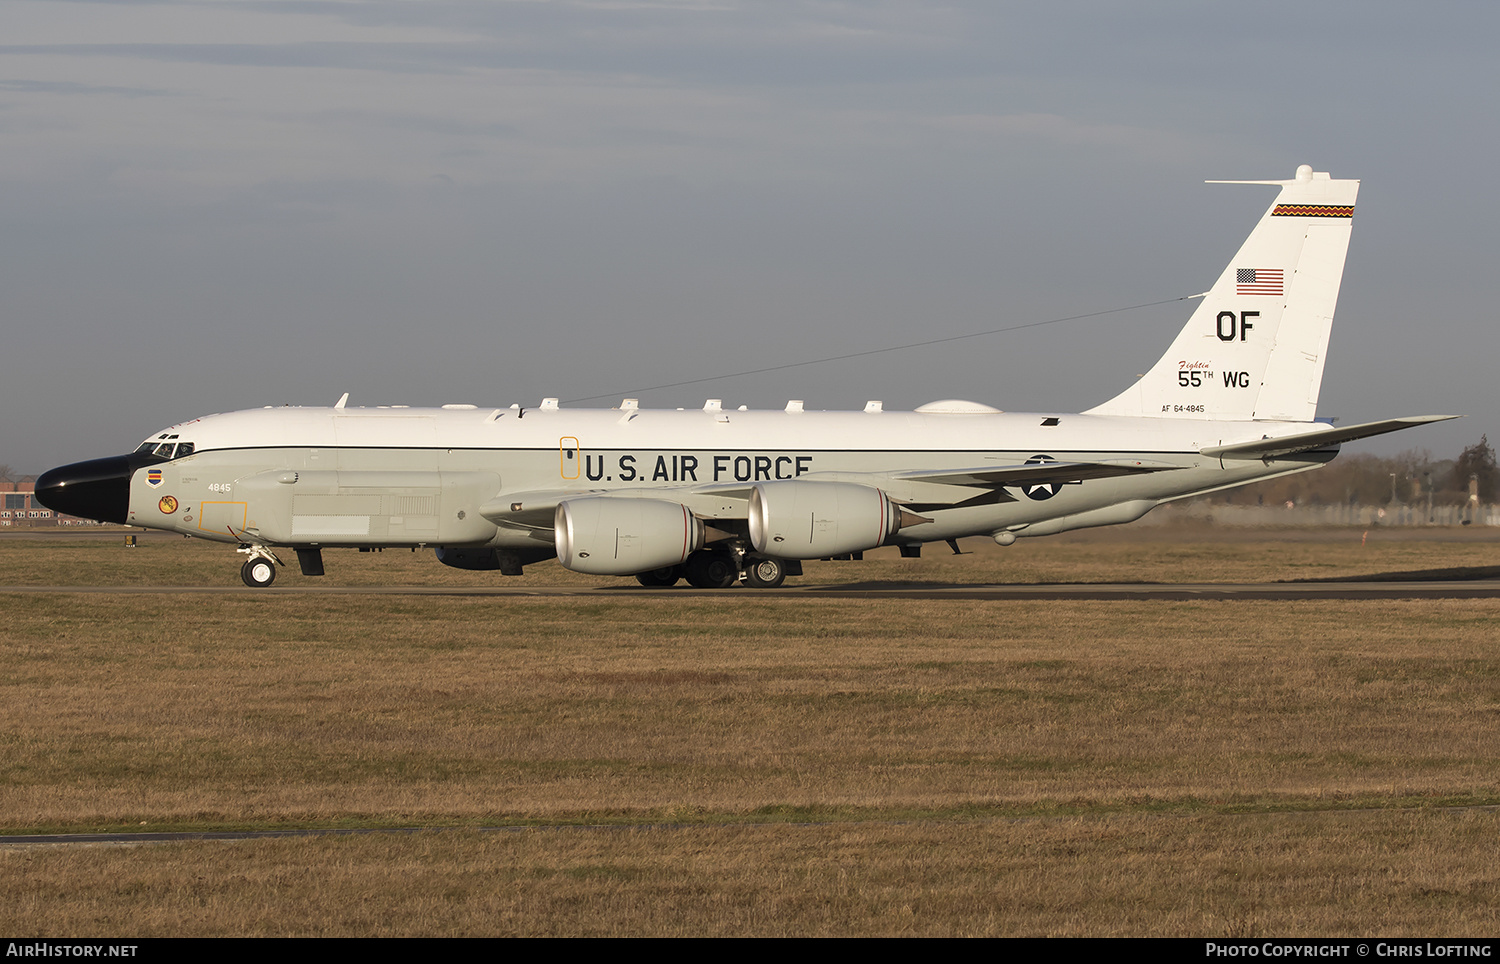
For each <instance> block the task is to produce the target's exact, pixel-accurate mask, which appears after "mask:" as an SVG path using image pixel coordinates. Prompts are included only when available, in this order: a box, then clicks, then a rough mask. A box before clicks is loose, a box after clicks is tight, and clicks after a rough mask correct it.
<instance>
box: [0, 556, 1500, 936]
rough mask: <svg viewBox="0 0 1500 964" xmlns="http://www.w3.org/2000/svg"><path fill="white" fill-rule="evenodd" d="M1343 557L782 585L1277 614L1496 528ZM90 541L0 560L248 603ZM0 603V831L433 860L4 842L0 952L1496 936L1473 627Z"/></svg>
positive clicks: (741, 609)
mask: <svg viewBox="0 0 1500 964" xmlns="http://www.w3.org/2000/svg"><path fill="white" fill-rule="evenodd" d="M1362 536H1363V533H1360V532H1357V531H1356V532H1342V531H1337V530H1334V531H1329V532H1323V533H1322V534H1321V535H1320V536H1309V535H1307V534H1306V533H1277V534H1271V535H1268V534H1265V533H1222V532H1221V533H1214V532H1211V531H1209V532H1204V531H1197V530H1185V529H1175V528H1169V527H1158V528H1157V529H1155V530H1152V529H1136V530H1115V531H1111V532H1108V533H1107V534H1105V533H1099V534H1083V533H1080V534H1076V535H1070V536H1063V537H1058V538H1055V539H1048V540H1037V541H1036V542H1026V541H1023V542H1022V543H1020V544H1018V545H1017V546H1013V547H1011V548H1009V549H1005V550H1001V549H999V548H998V547H994V546H992V545H990V546H987V547H980V546H975V548H978V549H980V550H981V551H978V552H976V553H974V554H972V555H965V556H958V557H953V556H944V555H937V554H932V555H931V558H927V559H922V560H901V559H899V558H895V557H894V556H893V555H889V556H888V555H885V554H883V552H882V553H872V554H870V556H869V557H868V558H867V560H866V561H865V562H863V563H823V564H809V566H808V575H807V576H806V577H804V578H803V579H801V580H799V582H802V583H809V582H834V581H843V582H851V581H857V582H876V583H891V582H896V583H904V584H922V583H935V584H950V585H951V584H959V585H962V584H970V583H973V584H978V583H993V582H1045V581H1085V582H1087V581H1117V580H1122V581H1159V582H1169V581H1193V582H1201V581H1263V580H1272V579H1281V578H1305V577H1312V578H1324V577H1340V576H1358V575H1370V574H1378V573H1390V572H1400V571H1411V570H1422V569H1451V568H1468V569H1482V568H1485V567H1489V566H1491V565H1494V564H1496V562H1497V557H1500V553H1497V552H1496V549H1497V546H1496V543H1495V541H1493V540H1492V539H1491V538H1489V534H1488V533H1485V532H1482V531H1467V530H1465V531H1462V532H1432V531H1428V530H1413V531H1411V532H1403V533H1396V532H1379V533H1371V534H1370V536H1369V537H1368V538H1365V539H1364V541H1363V544H1361V538H1362ZM118 543H119V537H118V536H108V535H103V534H98V533H93V534H90V536H88V537H72V536H69V537H63V536H58V537H55V538H8V537H7V538H0V585H4V586H12V587H15V586H25V585H33V586H51V585H79V586H83V585H91V584H102V583H114V584H117V585H119V584H142V585H156V586H160V585H169V586H202V585H223V586H226V587H227V586H231V585H234V586H237V585H238V584H239V583H238V572H237V568H238V567H237V559H236V557H235V556H234V554H233V553H232V552H229V551H226V550H224V549H221V548H217V547H213V546H206V545H202V544H198V543H188V542H183V541H180V540H143V544H142V545H141V546H140V547H139V548H136V549H129V550H127V549H124V548H122V547H121V546H120V545H119V544H118ZM929 553H931V550H929ZM328 563H329V572H330V576H329V577H328V578H327V581H329V582H335V583H340V584H346V585H359V584H367V585H368V584H395V585H441V584H451V585H485V584H490V583H492V582H495V583H499V581H500V580H502V579H503V578H504V577H500V576H498V575H491V574H484V573H465V572H460V571H455V570H449V569H445V568H444V567H442V566H439V565H437V564H436V562H435V561H434V560H433V559H432V558H431V556H430V554H421V555H416V556H413V555H412V554H410V553H390V552H387V553H380V554H357V553H352V552H351V553H329V558H328ZM565 580H567V581H576V582H577V583H578V584H586V583H588V582H591V580H587V579H584V578H583V577H577V576H572V575H569V574H566V573H564V572H563V571H562V570H560V569H558V568H557V567H556V566H554V565H547V566H537V567H534V568H533V569H531V570H530V571H529V572H528V575H527V576H525V577H523V579H522V580H514V579H513V580H509V581H507V582H504V583H499V584H503V585H514V584H526V583H528V582H533V583H534V584H538V585H546V584H557V583H561V582H564V581H565ZM306 582H310V580H303V578H302V577H301V576H299V575H298V574H296V572H295V570H292V571H284V572H283V575H282V577H281V581H278V585H297V584H302V583H306ZM605 582H606V584H619V585H624V584H623V583H621V582H620V581H618V580H610V581H605ZM0 606H3V607H4V609H3V612H4V616H3V619H0V664H3V666H4V672H3V674H0V680H3V686H4V697H3V699H0V720H3V723H0V747H3V753H0V833H9V834H17V833H24V832H41V831H58V832H66V831H95V830H101V829H136V830H140V829H152V830H167V829H179V830H193V829H222V828H251V829H272V828H280V827H387V828H396V827H414V826H421V827H445V828H455V829H449V830H445V831H442V832H428V833H420V834H379V835H363V836H355V837H322V838H313V839H272V840H266V839H262V840H254V841H245V842H235V843H208V842H195V843H175V844H153V845H149V846H139V845H138V846H107V847H30V848H27V847H16V846H12V847H3V848H0V869H3V871H0V928H4V929H5V930H8V931H10V932H12V933H28V934H42V935H48V934H55V935H70V936H84V935H95V934H97V935H115V936H122V935H142V936H145V935H172V934H181V935H188V934H264V935H301V934H328V935H385V934H409V935H417V934H424V935H426V934H437V935H447V934H452V935H459V934H465V935H481V934H598V935H605V934H609V935H623V934H640V935H644V934H672V935H684V936H686V935H703V934H726V935H727V934H758V935H798V934H827V935H833V934H892V935H894V934H911V935H946V934H953V935H997V934H1001V935H1003V934H1013V935H1020V934H1059V935H1062V934H1068V935H1123V934H1153V935H1206V936H1215V935H1224V936H1229V935H1266V934H1271V935H1315V934H1358V935H1368V936H1375V935H1402V934H1408V935H1422V936H1439V935H1455V936H1471V937H1472V936H1486V935H1493V934H1494V933H1495V932H1496V930H1497V925H1500V870H1496V868H1495V862H1494V859H1493V853H1494V841H1495V839H1496V836H1497V831H1500V810H1497V809H1487V808H1497V807H1500V769H1497V764H1500V652H1497V642H1500V632H1497V617H1500V603H1497V602H1492V601H1394V602H1391V601H1386V602H1381V601H1361V602H1336V601H1305V602H1265V601H1259V602H1165V601H1150V602H1140V601H1117V602H1024V601H983V600H962V599H939V600H917V599H913V600H900V601H892V600H889V599H861V598H859V597H857V596H855V597H852V598H849V599H798V598H786V597H776V598H770V597H764V596H761V597H758V596H757V595H756V594H755V593H754V592H753V591H749V590H736V591H728V592H725V593H722V594H717V595H712V596H699V595H689V594H680V595H674V593H672V592H671V591H659V592H645V591H640V592H636V591H630V590H628V589H622V590H621V591H620V592H619V593H618V594H616V593H610V594H608V595H607V596H605V597H603V598H601V597H596V596H590V597H587V598H582V597H536V598H530V597H418V596H401V595H395V596H384V595H382V596H322V595H300V594H299V595H276V594H274V593H273V594H266V593H260V594H248V593H233V594H228V593H226V594H223V595H219V594H213V593H210V594H202V593H197V594H171V593H167V594H144V593H143V594H133V593H131V594H123V595H109V596H97V595H94V596H89V595H82V594H70V593H38V592H27V591H24V590H11V591H6V592H4V593H0ZM496 827H500V828H508V829H500V830H485V831H481V830H480V829H479V828H496Z"/></svg>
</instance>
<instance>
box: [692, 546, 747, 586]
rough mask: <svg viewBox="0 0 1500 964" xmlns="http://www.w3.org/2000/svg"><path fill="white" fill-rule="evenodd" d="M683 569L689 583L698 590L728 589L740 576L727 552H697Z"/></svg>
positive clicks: (732, 558) (737, 568)
mask: <svg viewBox="0 0 1500 964" xmlns="http://www.w3.org/2000/svg"><path fill="white" fill-rule="evenodd" d="M682 569H683V575H685V576H687V581H688V583H689V584H690V585H692V586H694V587H695V588H698V589H728V588H729V587H730V586H732V585H734V581H735V579H737V578H739V574H740V573H739V567H738V566H736V565H735V564H734V557H733V556H731V555H730V554H729V553H727V552H695V553H693V554H692V555H691V556H688V560H687V562H686V563H684V564H683V567H682Z"/></svg>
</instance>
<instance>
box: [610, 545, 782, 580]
mask: <svg viewBox="0 0 1500 964" xmlns="http://www.w3.org/2000/svg"><path fill="white" fill-rule="evenodd" d="M742 567H743V577H742V575H741V569H742ZM789 575H800V566H799V567H798V570H797V571H794V570H793V569H792V568H791V567H790V566H789V565H788V563H787V562H786V560H784V559H773V558H771V557H770V556H747V555H743V554H740V553H737V552H735V551H733V550H731V549H705V550H701V551H699V552H695V553H693V554H692V555H691V556H688V558H687V562H684V563H683V564H682V565H680V566H667V567H666V568H664V569H653V570H651V571H650V572H642V573H637V574H636V577H635V581H636V582H638V583H640V584H641V585H643V586H646V587H647V588H650V589H665V588H667V587H668V586H675V585H677V581H678V580H679V579H684V578H685V579H687V581H688V585H690V586H692V587H693V588H694V589H728V588H729V587H730V586H733V585H734V584H735V582H736V580H739V579H741V578H743V581H744V583H745V585H746V586H749V587H751V588H753V589H775V588H776V587H777V586H779V585H781V584H782V583H783V582H785V581H786V577H787V576H789Z"/></svg>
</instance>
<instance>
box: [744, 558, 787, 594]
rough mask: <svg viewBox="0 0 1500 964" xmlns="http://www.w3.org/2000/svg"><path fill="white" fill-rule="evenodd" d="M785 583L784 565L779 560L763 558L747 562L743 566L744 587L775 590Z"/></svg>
mask: <svg viewBox="0 0 1500 964" xmlns="http://www.w3.org/2000/svg"><path fill="white" fill-rule="evenodd" d="M784 582H786V564H785V563H783V562H782V561H781V560H780V559H772V558H770V557H763V558H760V559H751V560H749V565H747V566H745V585H747V586H750V587H751V588H754V589H775V588H776V587H777V586H779V585H781V584H782V583H784Z"/></svg>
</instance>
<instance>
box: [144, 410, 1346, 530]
mask: <svg viewBox="0 0 1500 964" xmlns="http://www.w3.org/2000/svg"><path fill="white" fill-rule="evenodd" d="M1306 427H1307V426H1306V425H1305V424H1297V423H1291V424H1289V423H1272V422H1211V421H1204V420H1201V419H1192V420H1186V419H1184V420H1177V419H1162V418H1154V419H1140V418H1124V417H1112V416H1090V415H1048V414H1025V413H974V414H929V413H917V412H885V411H877V412H776V411H769V412H767V411H759V412H750V411H722V412H721V411H704V410H691V411H682V410H678V411H660V410H635V409H624V410H620V409H615V410H568V409H530V410H520V409H515V408H510V409H473V408H445V409H414V408H365V409H329V408H271V409H258V410H251V411H243V412H232V413H228V414H224V415H212V416H208V417H206V418H201V419H196V420H193V421H191V422H187V423H183V424H181V425H177V426H174V427H173V428H171V429H169V430H167V431H166V432H163V433H161V436H157V437H162V436H167V435H171V436H173V437H176V438H178V439H180V440H181V441H183V442H188V441H190V442H191V443H192V444H193V445H194V452H193V454H191V455H188V456H186V457H184V458H178V459H174V460H172V461H168V462H164V463H161V464H160V465H158V466H154V467H152V468H151V469H141V470H139V471H137V472H136V473H135V476H134V478H133V479H132V481H131V486H130V505H129V519H128V521H129V522H130V523H131V524H134V525H140V526H147V527H152V528H161V529H171V530H175V531H180V532H185V533H189V534H191V535H195V536H200V537H203V538H208V539H216V540H220V541H224V542H246V541H257V542H264V543H265V544H268V545H296V544H317V545H325V546H332V545H343V546H395V545H463V546H497V547H501V546H514V547H523V546H536V545H538V544H539V543H541V542H546V541H549V540H550V539H551V532H550V531H547V530H548V529H549V525H550V524H540V523H539V521H538V520H535V519H532V520H526V519H524V518H523V517H521V516H517V517H515V523H514V524H511V523H510V522H509V521H508V520H509V509H510V508H511V506H509V505H506V504H505V503H506V500H508V499H511V498H512V497H515V498H517V499H518V500H519V501H518V502H516V503H514V504H515V505H524V502H525V498H524V496H525V494H528V493H537V492H545V493H548V494H549V495H550V496H551V497H552V498H553V501H554V502H555V500H556V498H557V497H558V495H559V493H561V494H563V496H564V497H566V494H568V493H576V494H577V495H579V496H582V495H586V494H590V493H592V494H597V495H603V496H606V497H636V498H661V499H668V500H670V501H673V502H679V503H682V504H684V505H686V506H688V507H689V508H690V509H691V510H692V512H693V513H694V515H696V516H697V517H699V518H701V519H704V520H709V521H710V522H711V523H712V524H715V525H716V526H719V527H720V528H725V529H730V530H733V529H734V528H735V524H736V523H737V522H739V521H740V520H744V519H745V518H746V511H747V498H748V491H747V490H748V487H749V486H751V485H753V484H754V483H757V482H773V481H783V480H793V479H797V480H804V481H817V482H829V481H841V482H853V483H858V484H861V485H866V486H870V487H873V488H878V489H880V490H882V491H884V492H886V493H887V494H888V495H889V496H890V497H891V499H893V500H894V501H896V502H898V503H902V504H906V505H911V506H914V507H915V508H916V510H917V511H919V512H920V513H921V515H922V516H923V517H924V518H926V519H930V520H931V521H930V522H921V523H917V524H914V525H911V526H909V527H906V528H903V529H902V530H901V532H900V533H899V536H898V537H896V538H893V539H892V540H890V541H893V542H904V543H920V542H928V541H934V540H940V539H949V538H956V537H960V536H970V535H977V534H992V533H997V532H1000V531H1014V532H1015V533H1016V534H1017V535H1033V534H1035V535H1040V534H1045V533H1049V532H1057V531H1063V530H1064V529H1069V528H1078V527H1082V526H1088V525H1103V524H1109V523H1112V522H1123V521H1129V520H1130V519H1134V518H1138V517H1139V516H1140V515H1142V514H1144V513H1145V512H1146V511H1148V510H1149V509H1150V508H1152V507H1153V506H1155V505H1158V504H1160V503H1162V502H1166V501H1170V500H1172V499H1178V498H1182V497H1184V496H1188V495H1192V494H1195V493H1201V492H1207V491H1212V490H1214V489H1218V488H1222V487H1226V486H1233V485H1240V484H1243V483H1245V482H1248V481H1253V480H1255V479H1259V478H1268V477H1271V476H1275V475H1281V474H1285V473H1287V472H1294V471H1299V470H1302V469H1306V468H1311V467H1315V466H1316V465H1319V464H1322V463H1323V462H1326V461H1327V460H1328V459H1330V458H1332V456H1333V454H1334V453H1335V452H1336V451H1337V449H1336V447H1333V446H1329V447H1326V448H1324V449H1322V450H1319V451H1315V452H1310V453H1302V454H1299V455H1297V456H1295V457H1286V458H1281V459H1275V460H1270V461H1262V460H1259V459H1255V460H1249V461H1245V460H1240V461H1230V462H1222V461H1220V460H1219V459H1216V458H1210V457H1205V456H1203V455H1201V454H1200V452H1199V450H1200V449H1202V448H1205V447H1208V446H1213V445H1221V444H1226V443H1232V442H1236V441H1243V440H1249V439H1258V438H1261V437H1263V436H1265V435H1273V436H1274V435H1284V434H1295V433H1296V432H1298V431H1300V430H1305V429H1306ZM1038 456H1045V457H1047V458H1049V459H1052V460H1056V461H1060V462H1070V461H1079V462H1110V461H1120V460H1133V461H1143V462H1146V463H1148V464H1152V465H1156V466H1159V467H1162V468H1165V467H1166V466H1172V467H1173V468H1172V469H1170V470H1163V471H1155V472H1150V473H1146V474H1142V475H1138V476H1132V477H1124V478H1105V479H1093V480H1088V481H1081V482H1076V483H1070V484H1062V485H1051V486H1023V485H1016V486H1009V487H1005V488H1004V489H1003V490H1001V494H1000V495H999V496H998V501H997V500H996V499H990V500H985V499H982V498H976V497H979V496H982V495H983V494H984V493H985V492H986V491H989V490H986V489H974V488H966V487H964V486H960V485H954V484H950V483H935V482H928V481H923V480H921V479H913V478H909V477H908V476H910V475H912V474H914V473H915V472H918V471H924V470H925V471H938V470H955V471H957V470H970V469H974V468H976V467H984V466H986V465H993V466H997V467H999V466H1006V465H1016V464H1019V463H1024V462H1027V461H1029V460H1033V459H1036V458H1037V457H1038ZM288 473H291V474H290V475H288ZM293 476H295V478H293ZM991 488H996V487H991ZM166 496H170V499H166V498H164V497H166ZM986 501H987V502H988V504H985V503H986ZM964 502H970V503H971V504H969V505H963V504H962V503H964ZM976 502H977V503H978V504H972V503H976ZM497 506H498V508H497Z"/></svg>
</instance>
